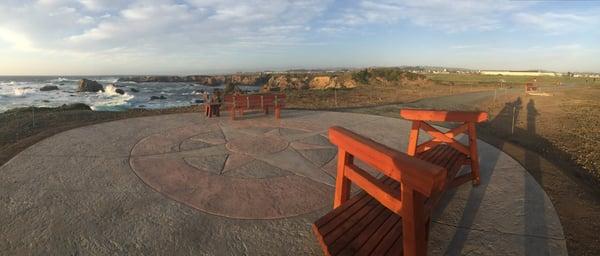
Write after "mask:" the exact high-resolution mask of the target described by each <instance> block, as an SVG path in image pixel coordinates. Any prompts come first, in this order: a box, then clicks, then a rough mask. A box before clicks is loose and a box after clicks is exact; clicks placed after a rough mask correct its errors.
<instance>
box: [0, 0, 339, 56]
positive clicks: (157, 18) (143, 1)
mask: <svg viewBox="0 0 600 256" xmlns="http://www.w3.org/2000/svg"><path fill="white" fill-rule="evenodd" d="M331 2H332V1H330V0H327V1H319V0H293V1H292V0H248V1H233V0H223V1H212V0H188V1H181V0H129V1H115V0H80V1H76V0H40V1H11V0H8V2H7V3H6V4H5V3H4V2H3V3H0V13H3V14H4V15H3V16H0V27H3V28H5V30H7V31H13V33H15V32H18V34H20V36H21V38H29V39H30V40H29V42H30V46H32V47H36V48H40V49H49V50H65V51H75V52H81V53H87V52H97V53H102V52H111V53H112V52H115V51H117V50H119V49H120V50H123V51H125V50H126V51H127V52H133V51H140V53H141V52H144V53H146V54H147V55H152V54H160V53H161V52H162V53H165V52H180V53H182V54H184V53H185V51H195V52H204V53H211V52H217V51H212V50H211V48H215V47H220V48H224V47H229V46H231V47H239V46H242V47H261V46H264V45H268V46H270V47H275V46H277V45H281V46H289V45H293V44H295V43H298V42H300V41H302V40H304V38H305V36H304V35H306V34H307V33H309V31H310V29H311V22H312V20H313V19H314V18H315V17H318V16H319V15H321V13H322V12H323V11H325V10H326V8H327V5H328V4H329V3H331ZM5 41H6V40H5ZM21 41H23V40H21ZM15 42H16V41H15V40H13V41H12V42H11V43H15Z"/></svg>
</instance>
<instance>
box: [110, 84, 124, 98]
mask: <svg viewBox="0 0 600 256" xmlns="http://www.w3.org/2000/svg"><path fill="white" fill-rule="evenodd" d="M117 89H118V88H117V87H115V86H113V85H110V84H109V85H107V86H106V87H104V94H106V95H110V96H125V95H127V96H129V94H127V93H125V94H123V95H121V94H119V93H117Z"/></svg>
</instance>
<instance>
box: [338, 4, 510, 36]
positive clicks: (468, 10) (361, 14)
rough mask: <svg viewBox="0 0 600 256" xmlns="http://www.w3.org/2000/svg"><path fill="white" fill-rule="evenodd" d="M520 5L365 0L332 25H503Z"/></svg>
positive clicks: (484, 27) (450, 27) (445, 28)
mask: <svg viewBox="0 0 600 256" xmlns="http://www.w3.org/2000/svg"><path fill="white" fill-rule="evenodd" d="M515 8H517V6H516V5H513V4H511V3H509V2H503V1H495V0H482V1H469V0H455V1H441V0H422V1H391V0H362V1H359V2H358V3H357V4H356V5H351V6H348V7H347V8H346V9H345V10H344V11H343V12H342V14H341V15H340V16H339V17H337V18H336V19H333V20H332V22H331V23H330V25H331V26H342V27H348V26H360V25H369V24H395V23H403V22H409V23H412V24H414V25H418V26H422V27H430V28H434V29H438V30H443V31H448V32H462V31H466V30H471V29H474V30H480V31H485V30H492V29H497V28H500V27H502V17H503V14H504V13H506V12H508V11H511V10H514V9H515Z"/></svg>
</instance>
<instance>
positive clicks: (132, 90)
mask: <svg viewBox="0 0 600 256" xmlns="http://www.w3.org/2000/svg"><path fill="white" fill-rule="evenodd" d="M129 90H130V91H131V92H140V90H138V89H136V88H130V89H129Z"/></svg>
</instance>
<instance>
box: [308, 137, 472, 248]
mask: <svg viewBox="0 0 600 256" xmlns="http://www.w3.org/2000/svg"><path fill="white" fill-rule="evenodd" d="M416 157H418V158H420V159H423V160H425V161H428V162H430V163H433V164H435V165H438V166H441V167H444V168H446V169H447V171H448V176H447V180H448V182H447V183H446V184H447V185H446V186H448V185H449V184H450V183H451V182H450V181H452V180H453V179H454V177H455V176H456V174H457V172H458V170H460V167H461V166H462V165H463V164H464V163H465V161H466V160H467V156H466V155H465V154H463V153H462V152H460V151H458V150H456V149H455V148H453V147H451V146H448V145H447V144H439V145H437V146H435V147H434V148H432V149H430V150H427V151H425V152H422V153H419V154H417V155H416ZM381 181H382V182H383V183H384V184H387V185H390V186H391V187H392V188H393V189H398V191H399V190H400V184H399V183H398V182H396V181H395V180H393V179H391V178H389V177H387V176H383V179H382V180H381ZM440 196H441V194H440V195H435V196H432V197H431V198H430V199H429V200H433V202H437V200H438V199H439V197H440ZM313 231H314V233H315V234H316V235H317V238H318V240H319V243H321V246H322V247H323V248H324V251H325V252H326V254H327V255H398V254H401V252H402V249H403V248H402V218H401V217H400V216H399V215H397V214H395V213H393V212H392V211H390V210H389V209H388V208H386V207H384V206H383V205H381V204H380V203H379V202H378V201H377V200H375V199H373V197H371V196H370V195H368V194H367V193H365V192H364V191H361V192H359V193H357V194H356V195H355V196H353V197H351V198H350V199H349V200H348V201H346V202H344V203H343V204H342V205H340V206H339V207H338V208H336V209H334V210H332V211H331V212H329V213H328V214H326V215H325V216H323V217H321V218H320V219H319V220H317V221H316V222H315V223H314V224H313Z"/></svg>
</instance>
